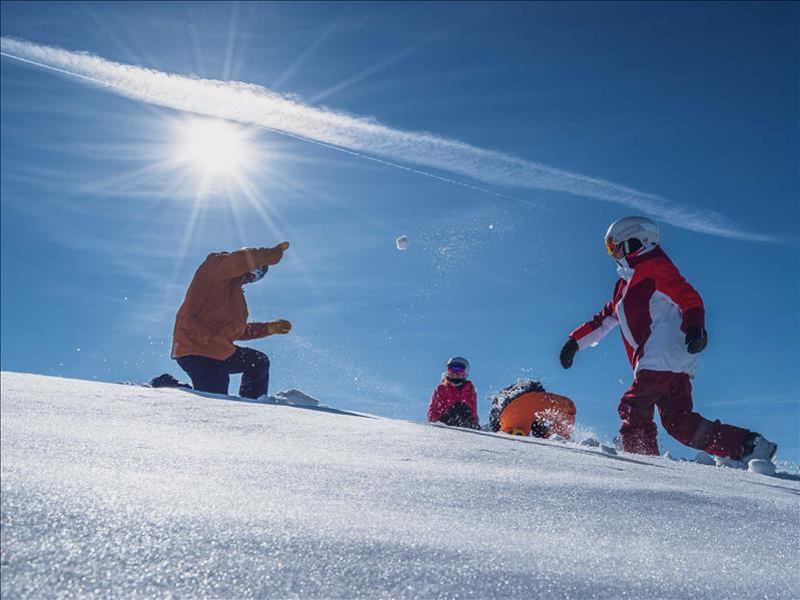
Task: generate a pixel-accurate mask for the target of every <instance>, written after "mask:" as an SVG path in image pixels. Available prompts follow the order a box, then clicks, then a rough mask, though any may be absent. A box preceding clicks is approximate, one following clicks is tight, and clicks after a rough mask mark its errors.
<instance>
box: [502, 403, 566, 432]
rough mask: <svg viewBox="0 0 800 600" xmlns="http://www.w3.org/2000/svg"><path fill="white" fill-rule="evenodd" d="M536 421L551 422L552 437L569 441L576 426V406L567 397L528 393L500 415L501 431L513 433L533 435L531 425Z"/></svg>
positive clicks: (510, 404) (509, 405) (508, 406)
mask: <svg viewBox="0 0 800 600" xmlns="http://www.w3.org/2000/svg"><path fill="white" fill-rule="evenodd" d="M536 419H544V420H546V421H548V422H550V433H549V435H548V436H547V437H550V435H553V434H558V435H560V436H561V437H563V438H565V439H569V437H570V435H571V434H572V427H573V426H574V425H575V404H574V403H573V402H572V400H570V399H569V398H567V397H566V396H559V395H558V394H551V393H549V392H528V393H526V394H522V395H521V396H519V397H517V398H514V399H513V400H512V401H511V402H510V403H509V404H508V405H507V406H506V407H505V408H504V409H503V412H502V413H500V431H502V432H503V433H511V432H513V431H514V430H521V431H522V432H524V433H525V435H530V433H531V423H533V421H534V420H536Z"/></svg>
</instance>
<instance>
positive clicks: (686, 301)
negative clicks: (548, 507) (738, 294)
mask: <svg viewBox="0 0 800 600" xmlns="http://www.w3.org/2000/svg"><path fill="white" fill-rule="evenodd" d="M605 241H606V249H607V250H608V253H609V254H610V255H611V256H612V257H613V258H614V259H615V260H616V261H617V265H618V268H617V272H618V273H619V275H620V279H619V280H618V281H617V283H616V285H615V286H614V293H613V295H612V298H611V301H610V302H609V303H608V304H606V305H605V306H604V307H603V310H601V311H600V312H599V313H598V314H597V315H595V317H594V318H593V319H592V320H591V321H589V322H587V323H584V324H583V325H581V326H580V327H578V328H577V329H576V330H575V331H573V332H572V333H571V334H570V335H569V339H568V340H567V342H566V343H565V344H564V347H563V348H562V349H561V356H560V360H561V365H562V366H563V367H564V368H565V369H568V368H570V367H571V366H572V361H573V358H574V356H575V353H576V352H577V351H578V350H583V349H584V348H586V347H588V346H594V345H596V344H597V343H598V342H599V341H600V340H601V339H602V338H603V337H605V336H606V334H608V333H609V332H610V331H611V330H612V329H614V328H615V327H616V326H618V325H619V327H620V329H621V330H622V341H623V343H624V345H625V350H626V351H627V354H628V359H629V360H630V363H631V366H632V367H633V372H634V379H633V384H632V385H631V387H630V388H629V389H628V390H627V391H626V392H625V394H624V395H623V396H622V399H621V400H620V403H619V409H618V410H619V416H620V417H621V418H622V427H621V428H620V437H621V439H622V447H623V449H624V450H625V451H626V452H634V453H638V454H654V455H657V454H658V453H659V451H658V443H657V441H656V433H657V430H656V424H655V422H654V421H653V412H654V410H653V409H654V407H656V406H657V407H658V411H659V414H660V415H661V424H662V425H663V426H664V429H666V430H667V433H669V434H670V435H671V436H672V437H674V438H675V439H677V440H678V441H679V442H681V443H682V444H686V445H687V446H690V447H692V448H696V449H698V450H704V451H705V452H707V453H709V454H713V455H716V456H722V457H727V458H731V459H733V460H741V461H743V462H747V461H749V460H751V459H754V458H756V459H767V460H770V459H772V457H773V456H774V455H775V451H776V450H777V446H776V445H775V444H773V443H772V442H770V441H768V440H767V439H766V438H764V437H763V436H762V435H759V434H757V433H754V432H751V431H748V430H747V429H742V428H740V427H734V426H733V425H725V424H723V423H720V422H719V421H709V420H708V419H706V418H704V417H703V416H701V415H700V414H698V413H696V412H693V411H692V385H691V382H690V379H691V378H692V377H693V376H694V373H695V370H696V367H697V353H698V352H701V351H702V350H703V349H704V348H705V347H706V344H707V343H708V335H707V333H706V329H705V309H704V307H703V300H702V298H700V294H698V293H697V291H695V289H694V288H693V287H692V286H691V285H689V283H688V282H687V281H686V280H685V279H684V278H683V277H682V276H681V274H680V273H679V272H678V269H677V268H676V267H675V265H674V264H673V263H672V261H670V259H669V258H668V257H667V255H666V254H665V253H664V251H663V250H662V249H661V246H660V242H661V234H660V231H659V228H658V225H657V224H656V223H654V222H653V221H651V220H650V219H647V218H645V217H625V218H624V219H620V220H619V221H616V222H614V223H612V224H611V226H610V227H609V228H608V232H607V233H606V240H605Z"/></svg>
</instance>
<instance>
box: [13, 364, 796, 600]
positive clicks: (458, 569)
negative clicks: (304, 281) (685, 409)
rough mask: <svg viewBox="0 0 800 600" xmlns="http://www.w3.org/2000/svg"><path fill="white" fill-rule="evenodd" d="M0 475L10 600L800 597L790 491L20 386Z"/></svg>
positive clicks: (333, 416)
mask: <svg viewBox="0 0 800 600" xmlns="http://www.w3.org/2000/svg"><path fill="white" fill-rule="evenodd" d="M322 400H323V402H324V398H323V399H322ZM1 460H2V596H3V598H17V597H29V598H44V597H47V598H54V597H59V596H73V597H74V596H81V597H119V596H126V597H134V596H135V597H145V596H146V597H154V596H155V597H164V596H170V595H176V596H184V597H218V598H223V597H224V598H247V597H280V598H285V597H302V598H309V597H326V598H330V597H347V598H354V597H372V598H374V597H409V598H411V597H420V598H430V597H474V598H486V597H520V596H525V597H545V596H546V597H573V598H594V597H599V598H612V597H613V598H619V597H633V598H656V597H659V598H661V597H669V598H753V597H770V598H797V597H800V583H799V582H798V576H797V567H798V564H800V482H798V481H796V480H795V479H794V478H791V477H785V478H783V479H781V478H776V477H766V476H763V475H758V474H754V473H747V472H743V471H735V470H731V469H724V468H716V467H707V466H701V465H695V464H689V463H678V462H672V461H669V460H665V459H659V458H641V457H635V456H630V455H619V456H610V455H606V454H603V453H601V452H599V451H596V450H594V449H585V448H581V447H579V446H577V445H566V444H559V443H555V442H545V441H541V440H533V439H530V440H527V439H526V440H522V439H514V438H509V437H505V436H501V435H494V434H485V433H471V432H466V431H459V430H449V429H445V428H439V427H433V426H429V425H423V424H416V423H410V422H403V421H395V420H388V419H382V418H372V417H369V416H363V415H354V414H351V413H344V412H339V411H326V410H324V409H318V408H298V407H293V406H285V405H263V404H255V403H249V402H242V401H236V400H234V399H225V398H213V397H203V396H200V395H197V394H193V393H191V392H186V391H181V390H172V389H148V388H139V387H131V386H123V385H113V384H103V383H91V382H85V381H75V380H67V379H56V378H48V377H42V376H34V375H23V374H16V373H2V459H1Z"/></svg>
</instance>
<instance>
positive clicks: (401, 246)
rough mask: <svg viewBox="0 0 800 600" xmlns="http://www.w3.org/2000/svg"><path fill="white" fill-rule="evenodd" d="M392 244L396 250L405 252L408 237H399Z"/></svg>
mask: <svg viewBox="0 0 800 600" xmlns="http://www.w3.org/2000/svg"><path fill="white" fill-rule="evenodd" d="M394 243H395V245H396V246H397V249H398V250H406V249H407V248H408V237H406V236H404V235H401V236H400V237H398V238H397V239H396V240H395V242H394Z"/></svg>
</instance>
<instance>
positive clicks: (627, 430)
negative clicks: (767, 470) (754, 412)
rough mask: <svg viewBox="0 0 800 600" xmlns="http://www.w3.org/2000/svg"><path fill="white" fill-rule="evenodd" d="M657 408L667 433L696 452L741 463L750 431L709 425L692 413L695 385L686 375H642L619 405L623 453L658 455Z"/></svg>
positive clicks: (727, 426) (709, 422)
mask: <svg viewBox="0 0 800 600" xmlns="http://www.w3.org/2000/svg"><path fill="white" fill-rule="evenodd" d="M656 406H658V412H659V414H660V415H661V424H662V425H663V426H664V429H666V431H667V433H668V434H670V435H671V436H672V437H674V438H675V439H676V440H678V441H679V442H680V443H681V444H686V445H687V446H690V447H692V448H696V449H697V450H704V451H706V452H708V453H709V454H713V455H716V456H727V457H730V458H733V459H735V460H739V459H740V458H741V454H742V444H743V443H744V440H745V437H746V436H747V435H748V434H749V433H750V432H749V431H748V430H747V429H741V428H740V427H734V426H733V425H724V424H722V423H720V422H719V421H709V420H708V419H706V418H705V417H703V416H702V415H700V414H699V413H696V412H693V411H692V384H691V382H690V380H689V376H688V375H687V374H686V373H672V372H671V371H648V370H642V371H639V372H638V373H637V375H636V377H635V378H634V380H633V384H632V385H631V387H630V389H628V391H626V392H625V394H624V395H623V396H622V400H620V403H619V416H620V417H621V418H622V427H621V428H620V430H619V433H620V437H621V438H622V449H623V450H625V452H634V453H636V454H653V455H658V454H659V452H658V442H657V441H656V433H657V430H656V424H655V422H654V421H653V409H654V407H656Z"/></svg>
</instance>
